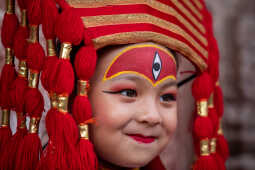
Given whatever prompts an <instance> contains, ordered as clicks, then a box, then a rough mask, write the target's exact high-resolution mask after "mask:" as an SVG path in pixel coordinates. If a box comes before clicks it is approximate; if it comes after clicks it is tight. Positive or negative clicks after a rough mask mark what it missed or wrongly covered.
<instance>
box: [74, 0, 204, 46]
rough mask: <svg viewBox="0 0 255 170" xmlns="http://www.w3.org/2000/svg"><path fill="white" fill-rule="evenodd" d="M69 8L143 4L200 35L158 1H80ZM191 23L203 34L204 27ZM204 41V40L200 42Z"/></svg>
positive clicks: (75, 1)
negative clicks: (172, 18)
mask: <svg viewBox="0 0 255 170" xmlns="http://www.w3.org/2000/svg"><path fill="white" fill-rule="evenodd" d="M69 3H70V5H71V6H73V7H75V8H97V7H103V6H110V5H136V4H145V5H148V6H150V7H151V8H154V9H156V10H159V11H160V12H163V13H166V14H169V15H172V16H174V17H176V18H177V19H178V20H179V21H180V22H181V23H183V24H184V25H185V26H186V27H187V28H188V29H189V30H190V31H191V32H192V33H193V34H195V35H196V36H197V37H198V35H199V34H200V33H199V32H198V31H197V30H196V29H195V28H194V27H193V26H192V25H191V24H190V23H189V22H188V21H187V20H186V19H185V18H183V17H182V16H181V15H180V14H179V13H178V12H177V11H176V10H175V9H174V8H172V7H170V6H168V5H165V4H163V3H161V2H158V1H152V0H97V1H96V0H86V2H84V1H80V0H72V1H70V2H69ZM180 10H181V11H182V12H183V13H184V14H185V12H184V11H183V9H180ZM187 17H188V18H191V17H193V16H191V15H187ZM192 22H194V24H195V25H196V26H197V27H198V28H199V30H200V31H201V32H202V33H205V28H204V26H203V25H202V24H201V23H200V22H198V21H197V20H196V19H194V20H193V21H192ZM201 41H202V42H203V41H206V40H201Z"/></svg>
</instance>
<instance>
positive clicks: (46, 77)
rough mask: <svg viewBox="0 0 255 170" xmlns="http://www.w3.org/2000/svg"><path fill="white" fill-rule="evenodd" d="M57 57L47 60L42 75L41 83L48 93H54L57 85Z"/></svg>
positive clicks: (50, 57) (49, 57)
mask: <svg viewBox="0 0 255 170" xmlns="http://www.w3.org/2000/svg"><path fill="white" fill-rule="evenodd" d="M57 63H58V58H57V56H48V57H46V59H45V62H44V66H43V70H42V73H41V82H42V85H43V87H44V88H45V89H46V90H47V91H48V92H50V91H54V90H53V88H54V86H55V84H56V82H55V79H56V74H57V69H56V68H57Z"/></svg>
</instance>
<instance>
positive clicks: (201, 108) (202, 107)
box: [197, 100, 208, 117]
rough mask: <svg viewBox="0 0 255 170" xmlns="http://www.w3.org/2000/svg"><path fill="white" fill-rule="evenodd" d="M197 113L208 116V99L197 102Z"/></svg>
mask: <svg viewBox="0 0 255 170" xmlns="http://www.w3.org/2000/svg"><path fill="white" fill-rule="evenodd" d="M197 114H198V115H199V116H202V117H207V116H208V106H207V101H206V100H202V101H198V102H197Z"/></svg>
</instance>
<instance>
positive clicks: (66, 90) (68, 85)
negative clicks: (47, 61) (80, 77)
mask: <svg viewBox="0 0 255 170" xmlns="http://www.w3.org/2000/svg"><path fill="white" fill-rule="evenodd" d="M56 75H57V77H56V81H55V82H56V85H55V90H56V91H55V92H56V93H57V94H71V93H72V91H73V88H74V72H73V67H72V65H71V63H70V62H69V61H68V60H65V59H59V62H58V66H57V73H56Z"/></svg>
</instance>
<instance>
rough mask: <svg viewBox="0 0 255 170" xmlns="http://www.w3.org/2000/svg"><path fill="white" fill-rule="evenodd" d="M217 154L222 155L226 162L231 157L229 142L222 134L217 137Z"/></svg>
mask: <svg viewBox="0 0 255 170" xmlns="http://www.w3.org/2000/svg"><path fill="white" fill-rule="evenodd" d="M217 153H219V154H220V155H221V157H222V158H223V160H224V162H225V161H226V160H227V159H228V157H229V149H228V143H227V140H226V139H225V137H224V136H223V135H221V134H220V135H218V136H217Z"/></svg>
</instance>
